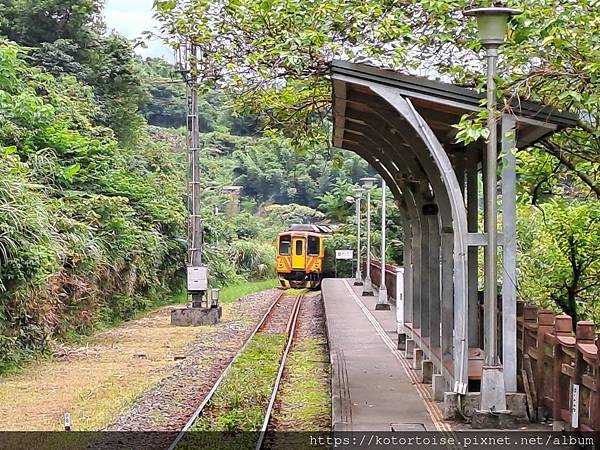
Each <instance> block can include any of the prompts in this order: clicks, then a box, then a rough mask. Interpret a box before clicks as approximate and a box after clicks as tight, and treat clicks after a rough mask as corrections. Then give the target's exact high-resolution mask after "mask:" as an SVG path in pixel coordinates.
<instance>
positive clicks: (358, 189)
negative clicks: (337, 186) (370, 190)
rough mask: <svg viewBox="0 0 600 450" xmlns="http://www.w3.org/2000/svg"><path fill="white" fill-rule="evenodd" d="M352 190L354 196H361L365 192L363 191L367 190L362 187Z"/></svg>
mask: <svg viewBox="0 0 600 450" xmlns="http://www.w3.org/2000/svg"><path fill="white" fill-rule="evenodd" d="M352 191H353V192H354V198H357V199H358V198H360V197H361V196H362V194H363V192H365V190H364V189H363V188H361V187H358V188H354V189H352Z"/></svg>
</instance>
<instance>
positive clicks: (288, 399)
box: [273, 337, 331, 431]
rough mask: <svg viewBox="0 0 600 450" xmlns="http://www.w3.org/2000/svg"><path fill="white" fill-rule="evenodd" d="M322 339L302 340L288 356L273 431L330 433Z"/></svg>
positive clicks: (327, 389)
mask: <svg viewBox="0 0 600 450" xmlns="http://www.w3.org/2000/svg"><path fill="white" fill-rule="evenodd" d="M329 378H330V376H329V361H328V357H327V341H326V340H325V338H309V337H307V338H304V339H302V340H301V341H300V342H299V343H298V344H296V346H295V347H294V350H293V351H292V352H291V353H290V354H289V356H288V361H287V364H286V376H285V380H284V382H283V383H282V386H281V389H280V391H279V394H278V404H279V407H278V408H277V410H276V413H275V414H274V417H273V419H274V422H275V424H276V431H329V430H330V429H331V401H330V392H329Z"/></svg>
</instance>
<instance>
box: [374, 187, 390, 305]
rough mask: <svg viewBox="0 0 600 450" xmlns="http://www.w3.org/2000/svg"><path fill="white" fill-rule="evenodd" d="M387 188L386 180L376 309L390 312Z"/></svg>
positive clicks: (383, 189)
mask: <svg viewBox="0 0 600 450" xmlns="http://www.w3.org/2000/svg"><path fill="white" fill-rule="evenodd" d="M386 190H387V186H386V184H385V180H382V181H381V281H380V283H379V294H378V295H379V298H378V300H377V305H376V306H375V309H377V310H389V309H390V304H389V303H388V293H387V287H386V285H385V250H386V244H385V232H386V229H385V228H386V223H385V222H386V214H385V213H386V211H385V206H386V205H385V201H386V200H385V197H386V195H385V194H386Z"/></svg>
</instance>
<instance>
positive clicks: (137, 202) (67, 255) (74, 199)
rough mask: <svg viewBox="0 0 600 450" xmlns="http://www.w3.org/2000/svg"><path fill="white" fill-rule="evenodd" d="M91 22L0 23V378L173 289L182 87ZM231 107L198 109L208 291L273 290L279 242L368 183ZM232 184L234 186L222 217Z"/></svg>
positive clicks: (41, 8) (64, 13)
mask: <svg viewBox="0 0 600 450" xmlns="http://www.w3.org/2000/svg"><path fill="white" fill-rule="evenodd" d="M48 10H50V11H53V12H54V13H53V14H52V18H51V19H49V18H48V17H46V14H45V11H48ZM100 11H101V9H100V4H99V3H98V2H95V1H87V0H84V1H60V0H56V1H45V2H14V3H13V2H11V3H10V5H9V4H8V3H7V2H4V5H3V8H2V10H0V15H1V17H0V32H1V33H2V34H3V35H4V37H2V38H0V39H1V42H0V67H1V70H0V122H1V126H0V140H1V141H0V151H1V155H2V159H1V165H0V171H1V173H0V185H1V188H0V190H1V194H0V209H1V214H0V371H2V370H8V369H9V368H11V367H14V366H15V365H18V364H19V363H20V362H22V361H25V360H27V359H28V358H30V357H31V356H33V355H36V354H38V353H39V352H44V350H45V349H47V348H48V345H49V342H50V340H52V339H57V338H61V337H65V336H69V335H72V334H77V333H87V332H90V331H92V330H93V329H95V328H96V327H97V326H103V325H107V324H111V323H116V322H118V321H121V320H126V319H128V318H131V317H133V316H134V315H135V314H136V313H137V312H139V311H142V310H144V309H147V308H150V307H154V306H156V305H159V304H160V303H162V302H166V301H169V300H170V298H171V295H172V294H173V293H177V292H180V291H181V290H182V288H183V285H184V281H185V279H184V269H185V260H186V257H185V254H186V233H187V232H186V226H187V225H186V224H187V206H186V195H187V194H186V189H187V186H186V165H187V154H186V151H187V149H186V129H185V124H186V89H185V84H184V82H183V80H182V79H181V77H180V75H179V74H177V73H176V71H175V69H174V68H173V66H172V65H171V64H169V63H167V62H165V61H163V60H161V59H148V60H145V61H144V60H142V59H141V58H140V57H138V56H137V55H136V53H135V52H134V48H133V43H131V42H129V41H127V40H126V39H125V38H123V37H121V36H119V35H117V34H108V33H107V32H106V30H105V25H104V24H103V22H102V20H101V18H100ZM41 25H43V26H42V27H41V28H40V26H41ZM230 103H231V98H230V97H229V96H228V95H227V94H225V93H223V92H221V91H219V90H207V91H206V92H204V93H203V95H202V98H201V101H200V126H201V132H202V138H201V139H202V147H203V152H202V157H201V167H202V172H203V178H202V183H203V186H202V187H203V199H202V201H203V220H204V232H205V244H206V245H205V249H204V257H205V260H206V261H207V263H208V264H209V266H210V269H211V285H212V286H213V287H224V286H226V285H231V284H235V283H241V282H243V281H245V280H253V279H263V278H272V277H273V276H274V263H275V261H274V239H275V236H276V233H278V232H279V231H281V230H282V229H284V227H286V226H288V225H291V224H292V223H301V222H306V221H322V220H325V219H327V218H328V219H332V220H339V219H344V220H345V219H346V217H349V216H350V215H351V214H350V213H351V211H353V205H350V204H348V203H346V202H345V197H346V196H347V195H350V194H351V193H352V192H351V189H352V187H353V186H354V185H353V181H352V180H354V181H356V180H358V179H359V178H360V177H363V176H366V175H367V174H369V173H370V172H369V168H368V166H367V165H366V163H364V162H363V161H362V160H361V159H360V158H358V157H356V156H353V155H349V154H344V155H343V156H341V155H340V151H338V150H334V149H331V148H328V147H327V146H326V145H323V146H321V147H319V148H318V149H317V148H315V149H314V150H315V151H311V152H309V153H303V154H300V153H298V152H297V151H296V149H295V148H294V146H293V144H292V142H290V140H289V139H286V138H284V137H280V136H269V135H266V134H265V133H264V132H263V131H264V129H263V127H262V124H261V120H260V118H259V117H258V115H253V114H245V115H241V114H238V113H236V112H235V111H234V108H233V105H232V104H231V105H230ZM229 185H240V186H242V187H243V191H242V197H241V205H240V208H241V212H240V214H239V215H237V216H235V217H233V218H228V217H227V215H226V209H227V208H226V204H227V202H228V201H229V200H228V199H229V196H228V195H227V194H226V193H225V192H223V187H224V186H229ZM347 240H348V238H347V239H346V241H347Z"/></svg>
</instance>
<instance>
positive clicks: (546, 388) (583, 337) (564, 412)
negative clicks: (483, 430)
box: [517, 302, 600, 431]
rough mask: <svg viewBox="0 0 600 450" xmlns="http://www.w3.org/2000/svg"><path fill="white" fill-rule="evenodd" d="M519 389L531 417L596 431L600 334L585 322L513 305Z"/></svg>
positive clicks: (599, 421)
mask: <svg viewBox="0 0 600 450" xmlns="http://www.w3.org/2000/svg"><path fill="white" fill-rule="evenodd" d="M517 308H518V309H517V312H518V315H517V321H518V322H517V323H518V332H517V342H518V343H517V348H518V351H519V353H518V355H517V361H518V367H519V372H520V375H521V376H520V377H519V388H520V389H522V390H523V391H525V392H526V393H527V396H528V402H529V403H530V404H533V408H531V411H530V414H531V415H532V416H533V417H534V418H538V419H541V418H542V417H545V416H547V417H552V418H553V420H554V424H555V428H557V429H560V428H563V427H564V428H569V429H571V428H572V429H579V430H581V431H600V337H598V336H597V330H596V327H595V325H594V323H593V322H591V321H579V322H577V324H576V326H575V331H573V320H572V318H571V317H570V316H568V315H566V314H559V315H556V314H555V313H554V312H552V311H548V310H544V309H539V308H537V307H536V306H532V305H525V304H524V303H520V302H519V303H518V304H517Z"/></svg>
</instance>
